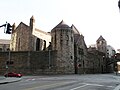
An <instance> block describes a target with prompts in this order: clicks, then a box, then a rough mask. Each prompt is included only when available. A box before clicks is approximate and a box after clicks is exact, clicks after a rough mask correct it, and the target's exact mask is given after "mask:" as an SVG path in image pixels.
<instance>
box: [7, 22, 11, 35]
mask: <svg viewBox="0 0 120 90" xmlns="http://www.w3.org/2000/svg"><path fill="white" fill-rule="evenodd" d="M11 31H12V26H11V25H10V23H7V27H6V34H11Z"/></svg>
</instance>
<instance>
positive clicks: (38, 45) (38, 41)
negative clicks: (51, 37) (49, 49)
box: [36, 38, 40, 51]
mask: <svg viewBox="0 0 120 90" xmlns="http://www.w3.org/2000/svg"><path fill="white" fill-rule="evenodd" d="M39 50H40V39H39V38H37V40H36V51H39Z"/></svg>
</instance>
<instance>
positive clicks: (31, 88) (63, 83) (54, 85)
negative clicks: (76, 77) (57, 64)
mask: <svg viewBox="0 0 120 90" xmlns="http://www.w3.org/2000/svg"><path fill="white" fill-rule="evenodd" d="M75 82H76V81H72V82H68V81H67V82H59V83H53V84H47V85H42V86H34V87H30V88H26V89H23V90H35V89H39V88H42V89H47V88H53V87H56V86H62V85H65V84H70V83H75Z"/></svg>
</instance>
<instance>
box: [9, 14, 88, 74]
mask: <svg viewBox="0 0 120 90" xmlns="http://www.w3.org/2000/svg"><path fill="white" fill-rule="evenodd" d="M10 49H11V51H44V50H45V51H48V52H49V53H50V52H51V51H55V50H56V51H57V52H56V53H57V55H56V59H55V60H56V65H55V66H56V69H57V72H58V73H61V72H62V73H84V70H83V69H84V68H85V67H86V66H85V63H86V55H87V46H86V44H85V41H84V36H83V35H82V34H80V33H79V31H78V30H77V29H76V27H75V26H74V25H72V26H71V27H69V26H68V25H67V24H65V23H64V21H63V20H62V21H61V22H60V23H59V24H58V25H57V26H55V27H54V28H53V29H52V30H51V32H50V33H47V32H44V31H42V30H39V29H36V28H35V19H34V17H33V16H32V17H31V18H30V24H29V25H26V24H24V23H23V22H21V23H20V24H19V25H18V26H17V27H16V26H15V24H14V25H13V31H12V35H11V43H10ZM81 50H82V53H84V54H82V55H81ZM78 64H79V65H80V64H81V67H82V68H81V70H78ZM49 66H50V67H51V65H49Z"/></svg>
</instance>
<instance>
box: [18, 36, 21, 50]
mask: <svg viewBox="0 0 120 90" xmlns="http://www.w3.org/2000/svg"><path fill="white" fill-rule="evenodd" d="M19 50H21V49H20V38H19V39H18V51H19Z"/></svg>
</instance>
